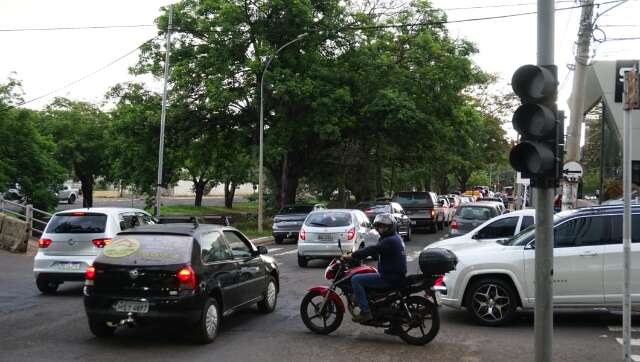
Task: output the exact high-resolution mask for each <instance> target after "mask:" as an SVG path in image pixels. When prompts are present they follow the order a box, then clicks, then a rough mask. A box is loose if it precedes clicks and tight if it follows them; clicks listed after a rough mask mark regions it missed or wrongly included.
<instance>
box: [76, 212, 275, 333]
mask: <svg viewBox="0 0 640 362" xmlns="http://www.w3.org/2000/svg"><path fill="white" fill-rule="evenodd" d="M266 253H267V249H266V248H265V247H264V246H260V247H258V248H256V247H255V246H254V245H253V244H252V243H251V242H250V241H249V240H248V239H247V238H246V237H245V236H244V235H243V234H242V233H240V232H239V231H238V230H236V229H235V228H232V227H228V226H221V225H209V224H206V225H203V224H200V225H198V224H159V225H148V226H142V227H138V228H135V229H131V230H127V231H126V232H122V233H120V234H118V236H117V237H116V238H114V239H113V240H112V241H111V242H110V243H109V244H108V245H107V246H106V247H105V248H104V249H103V250H102V252H101V253H100V254H99V255H98V257H97V258H96V260H95V262H94V263H93V265H92V266H91V267H89V268H88V269H87V271H86V281H85V287H84V306H85V310H86V313H87V317H88V319H89V328H90V329H91V332H92V333H93V334H94V335H96V336H97V337H108V336H111V335H112V334H113V333H114V331H115V330H116V328H117V327H118V326H144V325H147V324H152V323H180V324H181V325H183V326H185V327H187V328H189V329H190V330H191V331H192V332H193V336H194V338H195V339H196V340H197V341H199V342H201V343H209V342H212V341H213V340H214V339H215V338H216V336H217V334H218V329H219V326H220V322H221V319H222V317H223V316H227V315H229V314H230V313H232V312H234V311H236V310H238V309H241V308H244V307H246V306H250V305H252V304H256V303H257V305H258V309H259V310H260V311H261V312H264V313H270V312H272V311H273V310H274V309H275V307H276V303H277V295H278V289H279V272H278V267H277V265H276V263H275V261H274V259H273V258H271V257H268V256H266V255H264V254H266Z"/></svg>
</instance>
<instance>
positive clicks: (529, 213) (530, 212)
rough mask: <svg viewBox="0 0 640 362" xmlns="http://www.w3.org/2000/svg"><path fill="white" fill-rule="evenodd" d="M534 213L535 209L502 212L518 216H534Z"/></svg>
mask: <svg viewBox="0 0 640 362" xmlns="http://www.w3.org/2000/svg"><path fill="white" fill-rule="evenodd" d="M535 214H536V209H522V210H515V211H511V212H509V213H506V214H504V216H520V215H524V216H534V215H535Z"/></svg>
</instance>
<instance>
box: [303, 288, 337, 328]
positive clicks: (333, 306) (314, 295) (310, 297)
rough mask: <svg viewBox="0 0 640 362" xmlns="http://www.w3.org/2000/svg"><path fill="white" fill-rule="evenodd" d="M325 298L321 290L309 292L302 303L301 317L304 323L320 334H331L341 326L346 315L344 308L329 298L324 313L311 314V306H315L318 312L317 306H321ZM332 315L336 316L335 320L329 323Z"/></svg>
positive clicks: (315, 310)
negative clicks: (316, 322) (320, 303)
mask: <svg viewBox="0 0 640 362" xmlns="http://www.w3.org/2000/svg"><path fill="white" fill-rule="evenodd" d="M323 298H324V297H323V296H322V295H321V294H320V292H317V291H310V292H309V293H307V295H305V296H304V298H302V303H300V317H301V318H302V322H303V323H304V325H305V326H306V327H307V328H309V330H310V331H312V332H314V333H318V334H329V333H331V332H333V331H335V330H336V329H338V327H340V324H341V323H342V318H343V317H344V310H343V309H342V308H340V306H339V305H338V304H337V303H336V302H335V301H333V300H332V299H331V298H329V299H328V300H327V303H326V304H325V306H324V312H323V314H322V315H319V314H316V315H313V314H312V315H309V308H310V307H313V310H314V313H317V312H318V311H317V308H319V302H320V301H321V300H322V299H323ZM314 299H315V301H314ZM332 315H333V316H335V317H334V318H333V321H332V322H331V323H329V324H327V321H329V320H331V316H332ZM314 321H318V323H319V324H315V323H314ZM321 322H322V323H321Z"/></svg>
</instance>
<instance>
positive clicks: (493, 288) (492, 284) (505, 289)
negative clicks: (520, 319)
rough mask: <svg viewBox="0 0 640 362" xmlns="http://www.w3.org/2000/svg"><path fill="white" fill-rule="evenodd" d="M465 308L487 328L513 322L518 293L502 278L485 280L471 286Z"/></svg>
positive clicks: (477, 281) (475, 282)
mask: <svg viewBox="0 0 640 362" xmlns="http://www.w3.org/2000/svg"><path fill="white" fill-rule="evenodd" d="M465 299H466V301H465V307H466V308H467V311H468V312H469V313H470V314H471V316H472V317H473V318H474V319H475V320H476V321H477V322H478V323H480V324H482V325H485V326H500V325H504V324H507V323H509V322H511V320H512V319H513V318H514V316H515V313H516V308H517V307H518V293H517V292H516V291H515V289H514V288H513V286H512V285H511V283H509V282H506V281H505V280H503V279H500V278H483V279H480V280H476V281H474V282H473V284H471V286H469V288H468V289H467V293H466V298H465Z"/></svg>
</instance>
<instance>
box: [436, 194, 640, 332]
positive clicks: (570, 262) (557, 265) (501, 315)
mask: <svg viewBox="0 0 640 362" xmlns="http://www.w3.org/2000/svg"><path fill="white" fill-rule="evenodd" d="M622 214H623V208H622V206H620V205H618V206H596V207H588V208H581V209H576V210H569V211H563V212H561V213H558V214H556V215H554V226H553V229H554V231H553V235H554V243H555V245H554V251H553V254H554V263H553V303H554V307H555V308H556V309H562V308H576V307H581V308H608V307H614V308H619V307H620V305H621V304H622V290H623V288H622V283H623V279H624V278H623V264H624V263H623V246H622ZM632 214H633V216H632V218H633V219H632V222H633V224H634V225H640V206H638V205H634V206H633V207H632ZM632 233H633V234H632V245H631V265H632V270H631V275H640V228H635V227H634V228H633V231H632ZM448 249H449V250H451V251H453V252H454V253H455V254H456V255H457V257H458V267H457V268H456V270H455V271H452V272H451V273H449V274H447V275H446V276H445V277H444V281H443V282H444V285H446V292H444V291H443V292H442V293H441V294H440V295H439V297H440V300H441V301H442V303H443V304H444V305H446V306H449V307H453V308H463V307H464V308H466V309H467V311H468V312H469V314H470V315H471V316H472V318H473V319H474V320H475V321H476V322H478V323H480V324H483V325H489V326H495V325H502V324H505V323H508V322H509V321H511V320H512V319H513V318H514V316H515V314H516V311H517V309H518V308H520V309H523V310H531V309H533V308H534V305H535V289H534V288H535V286H534V281H535V272H534V269H535V259H534V257H535V228H533V227H530V228H528V229H526V230H524V231H523V232H521V233H519V234H518V235H516V236H514V237H513V238H511V239H509V240H508V241H506V242H501V243H498V242H493V243H492V242H489V243H481V244H478V245H476V246H472V247H469V246H466V245H454V246H451V247H449V248H448ZM631 280H632V281H631V299H632V303H633V306H634V307H635V306H640V279H639V278H632V279H631Z"/></svg>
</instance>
